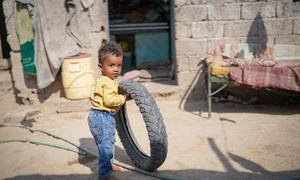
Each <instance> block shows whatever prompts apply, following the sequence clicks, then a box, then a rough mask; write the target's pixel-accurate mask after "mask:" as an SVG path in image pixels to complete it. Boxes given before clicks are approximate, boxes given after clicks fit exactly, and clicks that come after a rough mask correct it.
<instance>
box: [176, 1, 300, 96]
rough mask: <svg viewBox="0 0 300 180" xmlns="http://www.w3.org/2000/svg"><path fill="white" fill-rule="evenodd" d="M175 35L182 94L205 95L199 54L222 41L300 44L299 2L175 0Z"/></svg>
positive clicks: (204, 52)
mask: <svg viewBox="0 0 300 180" xmlns="http://www.w3.org/2000/svg"><path fill="white" fill-rule="evenodd" d="M175 34H176V38H175V44H176V63H177V64H176V65H177V73H176V74H177V81H178V84H179V86H180V87H181V90H182V96H184V94H188V96H187V97H186V98H192V99H194V98H196V99H198V98H204V97H205V81H204V71H203V66H202V65H201V63H200V62H201V61H202V58H201V57H203V56H204V55H205V54H206V53H207V52H209V51H211V50H213V49H214V48H215V47H216V46H217V44H218V43H220V42H221V41H225V43H233V42H235V43H246V42H247V43H267V44H278V43H279V44H296V45H300V2H294V1H293V0H175ZM199 63H200V65H199Z"/></svg>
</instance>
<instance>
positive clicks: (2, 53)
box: [0, 3, 10, 60]
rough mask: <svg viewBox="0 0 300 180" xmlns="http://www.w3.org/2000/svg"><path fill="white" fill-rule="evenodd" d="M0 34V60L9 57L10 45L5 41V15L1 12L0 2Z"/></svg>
mask: <svg viewBox="0 0 300 180" xmlns="http://www.w3.org/2000/svg"><path fill="white" fill-rule="evenodd" d="M0 34H1V38H0V39H1V42H0V48H1V49H0V60H1V59H2V58H9V57H10V56H9V52H10V47H9V45H8V43H7V39H6V38H7V31H6V26H5V17H4V14H3V6H2V3H0Z"/></svg>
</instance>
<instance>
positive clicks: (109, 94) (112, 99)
mask: <svg viewBox="0 0 300 180" xmlns="http://www.w3.org/2000/svg"><path fill="white" fill-rule="evenodd" d="M125 101H126V97H125V96H124V95H120V94H118V89H117V87H116V86H115V85H114V84H112V83H108V84H106V85H105V86H104V89H103V104H104V105H105V106H107V107H117V106H121V105H123V104H124V103H125Z"/></svg>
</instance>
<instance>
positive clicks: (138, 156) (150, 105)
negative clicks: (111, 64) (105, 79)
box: [116, 80, 168, 171]
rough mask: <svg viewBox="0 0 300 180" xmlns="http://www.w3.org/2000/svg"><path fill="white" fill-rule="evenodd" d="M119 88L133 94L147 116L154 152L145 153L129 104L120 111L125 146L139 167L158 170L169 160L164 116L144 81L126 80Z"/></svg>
mask: <svg viewBox="0 0 300 180" xmlns="http://www.w3.org/2000/svg"><path fill="white" fill-rule="evenodd" d="M119 88H120V92H122V91H123V93H124V92H126V93H128V94H130V96H131V98H132V99H133V100H134V101H135V103H136V105H137V106H138V108H139V110H140V112H141V114H142V116H143V120H144V122H145V124H146V129H147V131H148V137H149V140H150V154H151V155H150V156H148V155H146V154H145V153H143V151H142V150H141V148H140V147H139V145H138V144H137V143H136V142H137V141H136V140H135V137H134V134H133V133H132V130H131V128H130V124H129V123H128V116H127V112H126V105H124V106H122V107H121V109H120V111H119V112H118V113H117V114H116V118H117V122H116V124H117V131H118V135H119V137H120V139H121V142H122V144H123V147H124V148H125V151H126V152H127V154H128V156H129V157H130V159H131V160H132V161H133V163H134V164H135V165H136V166H137V167H138V168H141V169H143V170H146V171H154V170H155V169H157V168H158V167H159V166H161V165H162V163H163V162H164V161H165V159H166V157H167V152H168V138H167V133H166V127H165V125H164V122H163V117H162V115H161V113H160V111H159V109H158V107H157V104H156V102H155V100H154V99H153V97H152V96H151V94H150V93H149V92H148V90H147V89H146V88H145V87H144V86H143V85H141V84H140V83H138V82H136V81H131V80H126V81H122V82H120V84H119Z"/></svg>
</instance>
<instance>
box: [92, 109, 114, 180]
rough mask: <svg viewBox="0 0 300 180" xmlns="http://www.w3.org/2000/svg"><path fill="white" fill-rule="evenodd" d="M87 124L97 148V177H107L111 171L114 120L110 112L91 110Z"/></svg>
mask: <svg viewBox="0 0 300 180" xmlns="http://www.w3.org/2000/svg"><path fill="white" fill-rule="evenodd" d="M88 123H89V128H90V131H91V133H92V135H93V136H94V139H95V142H96V145H97V147H98V152H99V159H98V160H99V161H98V162H99V171H98V174H99V177H107V176H109V175H110V174H111V171H112V163H113V158H114V151H115V128H116V121H115V118H114V116H113V114H112V113H111V112H108V111H101V110H97V109H91V110H90V112H89V116H88Z"/></svg>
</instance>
